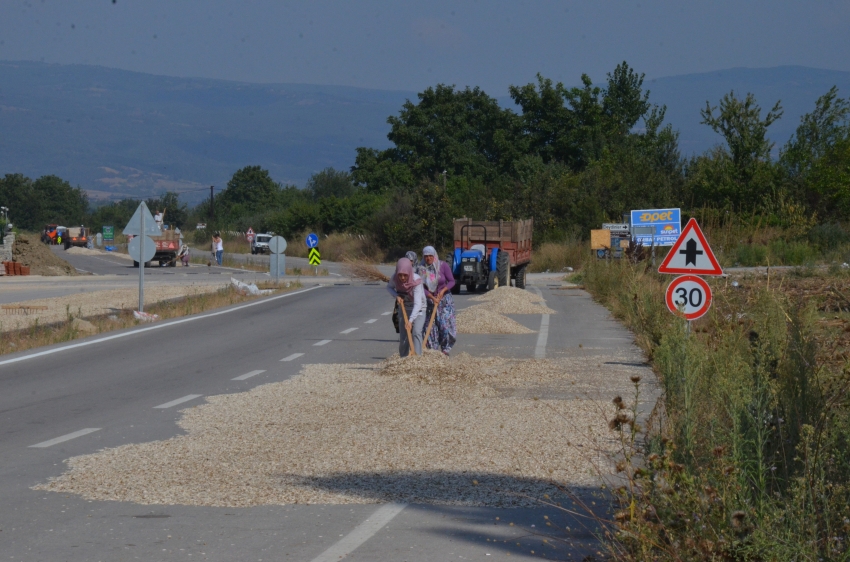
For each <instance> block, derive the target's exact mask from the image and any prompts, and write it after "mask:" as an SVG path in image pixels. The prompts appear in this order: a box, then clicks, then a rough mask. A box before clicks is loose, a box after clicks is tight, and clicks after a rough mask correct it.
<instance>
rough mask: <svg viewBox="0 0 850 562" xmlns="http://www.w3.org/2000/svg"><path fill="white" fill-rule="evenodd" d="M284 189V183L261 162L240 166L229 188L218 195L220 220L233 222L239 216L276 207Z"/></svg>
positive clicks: (218, 219)
mask: <svg viewBox="0 0 850 562" xmlns="http://www.w3.org/2000/svg"><path fill="white" fill-rule="evenodd" d="M280 191H281V186H280V184H278V183H276V182H275V181H274V180H272V178H271V176H270V175H269V172H268V170H264V169H263V168H261V167H260V166H246V167H244V168H242V169H241V170H237V171H236V173H234V174H233V177H232V178H231V179H230V181H229V182H227V188H226V189H225V190H224V191H222V192H221V194H219V195H218V196H217V197H216V198H215V212H216V219H217V222H225V223H226V222H232V221H233V220H235V219H236V217H239V216H244V215H248V214H254V213H257V212H261V211H268V210H270V209H275V208H277V207H278V204H279V200H278V197H279V195H280ZM219 217H222V218H221V219H220V218H219Z"/></svg>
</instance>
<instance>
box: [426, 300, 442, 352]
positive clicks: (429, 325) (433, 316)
mask: <svg viewBox="0 0 850 562" xmlns="http://www.w3.org/2000/svg"><path fill="white" fill-rule="evenodd" d="M443 296H445V295H442V296H440V299H439V300H438V301H437V302H435V303H434V310H432V311H431V320H429V321H428V329H427V330H425V341H426V342H427V341H428V339H429V338H430V337H431V328H432V327H433V326H434V318H436V317H437V308H439V306H440V303H441V302H443Z"/></svg>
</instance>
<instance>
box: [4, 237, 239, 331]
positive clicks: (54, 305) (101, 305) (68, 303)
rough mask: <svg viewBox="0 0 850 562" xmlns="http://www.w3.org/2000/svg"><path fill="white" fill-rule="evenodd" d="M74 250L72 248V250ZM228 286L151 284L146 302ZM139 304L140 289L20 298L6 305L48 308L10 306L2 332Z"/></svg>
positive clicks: (99, 313)
mask: <svg viewBox="0 0 850 562" xmlns="http://www.w3.org/2000/svg"><path fill="white" fill-rule="evenodd" d="M69 251H70V250H69ZM226 286H228V283H217V284H215V285H211V284H193V285H150V286H146V287H145V304H146V305H150V304H153V303H156V302H160V301H164V300H168V299H174V298H179V297H185V296H189V295H200V294H204V293H213V292H215V291H218V290H219V289H222V288H224V287H226ZM138 305H139V289H138V288H136V287H133V288H129V287H128V288H126V289H110V290H107V291H91V292H80V293H75V294H72V295H67V296H63V297H53V298H49V299H34V300H28V301H20V302H16V303H14V305H6V306H46V307H47V310H33V311H31V312H28V313H26V314H22V313H20V312H22V310H21V309H17V310H15V309H13V310H6V309H4V310H3V311H2V312H3V314H2V315H1V316H0V333H2V332H9V331H12V330H19V329H21V328H28V327H30V326H32V325H33V324H34V323H35V322H36V321H37V322H38V323H39V324H40V325H43V324H50V323H53V322H59V321H62V320H67V319H68V315H69V314H70V315H72V316H74V317H75V318H86V317H89V316H97V315H101V314H113V313H116V312H118V311H120V310H124V309H134V310H135V309H136V308H137V307H138Z"/></svg>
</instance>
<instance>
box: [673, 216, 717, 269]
mask: <svg viewBox="0 0 850 562" xmlns="http://www.w3.org/2000/svg"><path fill="white" fill-rule="evenodd" d="M658 273H671V274H674V275H676V274H682V273H690V274H694V275H723V270H722V269H721V268H720V264H719V263H717V258H715V257H714V252H712V251H711V247H710V246H709V245H708V241H707V240H706V239H705V235H704V234H703V233H702V229H700V227H699V225H698V224H697V221H696V219H691V220H689V221H688V224H687V225H685V228H684V229H683V230H682V235H681V236H679V238H678V239H677V240H676V243H675V244H673V247H672V248H670V252H669V253H668V254H667V257H666V258H664V261H663V262H661V267H659V268H658Z"/></svg>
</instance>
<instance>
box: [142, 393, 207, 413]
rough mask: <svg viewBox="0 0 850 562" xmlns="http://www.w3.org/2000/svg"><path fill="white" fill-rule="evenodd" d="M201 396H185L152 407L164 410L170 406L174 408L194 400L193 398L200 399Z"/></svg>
mask: <svg viewBox="0 0 850 562" xmlns="http://www.w3.org/2000/svg"><path fill="white" fill-rule="evenodd" d="M201 396H203V395H202V394H187V395H186V396H184V397H182V398H178V399H177V400H172V401H171V402H166V403H165V404H160V405H159V406H154V409H159V410H164V409H166V408H171V407H172V406H176V405H177V404H182V403H183V402H188V401H189V400H194V399H195V398H200V397H201Z"/></svg>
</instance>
